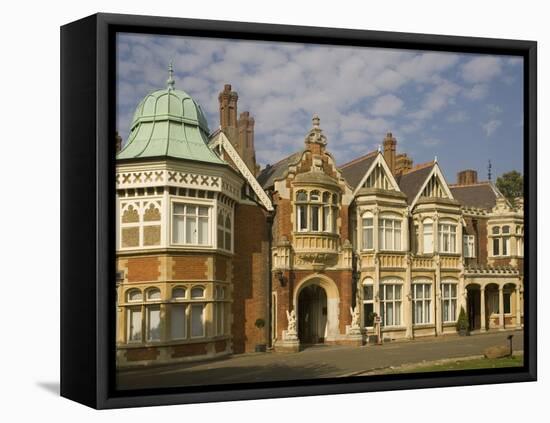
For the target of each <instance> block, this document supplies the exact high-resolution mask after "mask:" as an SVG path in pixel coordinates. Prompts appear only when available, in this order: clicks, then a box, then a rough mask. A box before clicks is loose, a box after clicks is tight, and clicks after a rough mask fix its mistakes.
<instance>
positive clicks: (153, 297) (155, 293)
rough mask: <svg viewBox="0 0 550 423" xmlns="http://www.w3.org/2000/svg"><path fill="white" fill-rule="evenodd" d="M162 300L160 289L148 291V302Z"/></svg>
mask: <svg viewBox="0 0 550 423" xmlns="http://www.w3.org/2000/svg"><path fill="white" fill-rule="evenodd" d="M158 300H160V289H158V288H151V289H148V290H147V301H158Z"/></svg>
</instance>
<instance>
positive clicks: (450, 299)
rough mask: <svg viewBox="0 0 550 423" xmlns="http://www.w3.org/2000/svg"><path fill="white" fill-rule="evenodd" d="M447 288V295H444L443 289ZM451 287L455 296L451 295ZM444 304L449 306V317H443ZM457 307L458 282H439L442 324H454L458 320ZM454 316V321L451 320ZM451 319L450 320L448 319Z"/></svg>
mask: <svg viewBox="0 0 550 423" xmlns="http://www.w3.org/2000/svg"><path fill="white" fill-rule="evenodd" d="M446 286H448V287H449V290H448V291H447V292H448V295H447V294H446V292H445V291H446V289H445V287H446ZM453 287H454V289H455V295H453ZM445 303H448V305H449V311H450V316H447V318H446V316H445ZM457 307H458V282H456V281H450V280H449V281H443V282H441V319H442V321H443V323H454V322H456V320H457V319H458V313H457V311H458V310H457ZM453 314H454V319H452V317H453ZM449 317H451V319H449Z"/></svg>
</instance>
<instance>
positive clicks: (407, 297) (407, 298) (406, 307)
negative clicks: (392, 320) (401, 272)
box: [403, 254, 413, 339]
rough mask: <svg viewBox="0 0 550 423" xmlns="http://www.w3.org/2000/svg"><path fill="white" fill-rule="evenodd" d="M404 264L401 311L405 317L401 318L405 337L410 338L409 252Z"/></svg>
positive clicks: (411, 308) (411, 311)
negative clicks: (403, 300) (404, 328)
mask: <svg viewBox="0 0 550 423" xmlns="http://www.w3.org/2000/svg"><path fill="white" fill-rule="evenodd" d="M405 264H406V266H407V267H406V269H405V286H404V288H405V292H404V294H405V295H404V299H405V304H404V307H403V313H404V315H405V318H404V319H403V320H404V321H403V324H404V325H405V327H406V331H405V336H406V337H407V338H410V339H412V337H413V330H412V325H413V318H412V313H413V307H412V281H411V266H412V260H411V256H410V254H407V255H406V256H405Z"/></svg>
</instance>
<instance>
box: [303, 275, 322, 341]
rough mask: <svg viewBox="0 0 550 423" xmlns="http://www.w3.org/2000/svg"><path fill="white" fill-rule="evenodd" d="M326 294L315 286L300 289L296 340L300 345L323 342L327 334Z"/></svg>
mask: <svg viewBox="0 0 550 423" xmlns="http://www.w3.org/2000/svg"><path fill="white" fill-rule="evenodd" d="M327 311H328V309H327V294H326V292H325V290H324V289H323V288H322V287H321V286H319V285H316V284H312V285H308V286H305V287H304V288H302V290H301V291H300V294H299V295H298V338H299V339H300V342H301V343H302V344H317V343H322V342H324V341H325V338H326V332H327Z"/></svg>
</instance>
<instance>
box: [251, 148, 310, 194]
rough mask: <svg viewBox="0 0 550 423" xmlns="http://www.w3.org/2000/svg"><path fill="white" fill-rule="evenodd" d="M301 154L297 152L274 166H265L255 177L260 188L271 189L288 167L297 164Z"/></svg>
mask: <svg viewBox="0 0 550 423" xmlns="http://www.w3.org/2000/svg"><path fill="white" fill-rule="evenodd" d="M302 154H303V151H298V152H296V153H293V154H291V155H290V156H287V157H285V158H284V159H282V160H280V161H278V162H277V163H275V164H274V165H268V166H266V167H265V168H264V169H263V170H262V171H261V172H260V174H259V175H258V176H257V177H256V179H257V180H258V182H259V183H260V185H261V186H262V188H264V189H267V188H271V187H272V186H273V184H274V182H275V179H279V178H281V177H282V176H283V175H284V174H285V172H286V171H287V170H288V167H289V166H290V165H291V164H293V163H295V162H297V161H298V159H299V158H300V157H301V155H302Z"/></svg>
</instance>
